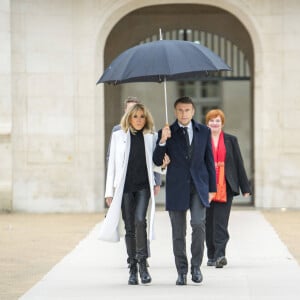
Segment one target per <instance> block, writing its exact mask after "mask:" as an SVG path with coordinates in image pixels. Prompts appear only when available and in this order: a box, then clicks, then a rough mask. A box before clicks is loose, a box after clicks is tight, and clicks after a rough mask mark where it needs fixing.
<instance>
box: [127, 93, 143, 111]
mask: <svg viewBox="0 0 300 300" xmlns="http://www.w3.org/2000/svg"><path fill="white" fill-rule="evenodd" d="M128 103H136V104H137V103H141V102H140V100H139V99H138V98H137V97H133V96H129V97H127V98H126V99H125V100H124V109H126V107H127V104H128Z"/></svg>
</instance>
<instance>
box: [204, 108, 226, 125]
mask: <svg viewBox="0 0 300 300" xmlns="http://www.w3.org/2000/svg"><path fill="white" fill-rule="evenodd" d="M216 117H220V118H221V121H222V125H224V124H225V115H224V113H223V111H222V110H221V109H212V110H210V111H209V112H208V113H207V114H206V117H205V122H206V125H207V124H208V122H209V120H211V119H214V118H216Z"/></svg>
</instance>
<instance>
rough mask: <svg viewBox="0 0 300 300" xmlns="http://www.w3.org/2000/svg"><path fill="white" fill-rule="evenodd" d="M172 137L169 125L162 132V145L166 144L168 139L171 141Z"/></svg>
mask: <svg viewBox="0 0 300 300" xmlns="http://www.w3.org/2000/svg"><path fill="white" fill-rule="evenodd" d="M170 137H171V130H170V127H169V125H166V126H165V127H164V128H163V129H162V131H161V138H160V142H159V143H160V144H164V143H165V142H166V141H167V139H169V138H170Z"/></svg>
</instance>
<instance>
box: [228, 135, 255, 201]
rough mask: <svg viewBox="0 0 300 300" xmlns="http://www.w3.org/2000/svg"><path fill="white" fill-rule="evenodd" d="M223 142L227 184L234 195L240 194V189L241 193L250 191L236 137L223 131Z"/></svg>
mask: <svg viewBox="0 0 300 300" xmlns="http://www.w3.org/2000/svg"><path fill="white" fill-rule="evenodd" d="M224 143H225V148H226V158H225V178H226V183H227V185H229V186H230V188H231V190H232V192H233V195H234V196H236V195H239V194H240V189H241V191H242V193H243V194H245V193H251V188H250V184H249V181H248V178H247V175H246V171H245V167H244V163H243V159H242V155H241V151H240V147H239V144H238V140H237V138H236V137H235V136H233V135H231V134H228V133H225V132H224Z"/></svg>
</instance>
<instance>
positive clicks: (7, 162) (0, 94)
mask: <svg viewBox="0 0 300 300" xmlns="http://www.w3.org/2000/svg"><path fill="white" fill-rule="evenodd" d="M0 20H1V22H0V45H1V47H0V157H1V167H0V210H8V211H9V210H11V209H12V158H11V157H12V153H11V151H12V147H11V130H12V126H11V124H12V120H11V119H12V114H11V28H10V1H9V0H2V1H1V2H0Z"/></svg>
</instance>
